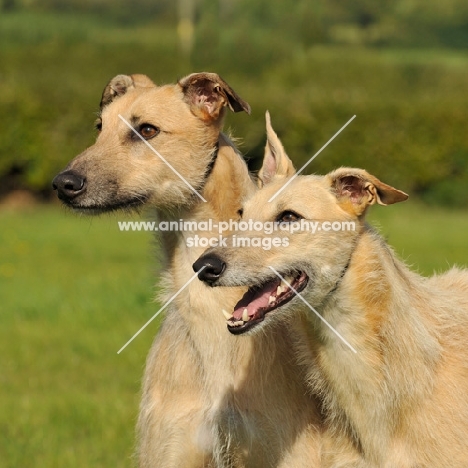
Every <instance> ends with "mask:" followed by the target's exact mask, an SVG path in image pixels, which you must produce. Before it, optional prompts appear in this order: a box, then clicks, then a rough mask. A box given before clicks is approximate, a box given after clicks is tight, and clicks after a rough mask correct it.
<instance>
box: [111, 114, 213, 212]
mask: <svg viewBox="0 0 468 468" xmlns="http://www.w3.org/2000/svg"><path fill="white" fill-rule="evenodd" d="M119 117H120V119H121V120H122V121H123V122H124V123H125V125H127V127H128V128H130V129H131V130H132V131H133V132H134V133H135V135H137V136H138V138H139V139H140V140H141V141H142V142H143V143H144V144H145V145H146V146H147V147H148V148H149V149H150V150H151V151H153V153H154V154H155V155H156V156H157V157H158V158H159V159H161V161H163V162H164V163H166V165H167V166H168V167H169V168H170V169H171V170H172V172H174V174H176V175H177V176H179V178H180V179H181V180H182V181H183V182H185V184H186V185H187V187H188V188H189V189H190V190H191V191H192V192H193V193H195V195H197V196H198V197H199V198H200V199H201V200H202V201H204V202H205V203H207V201H206V200H205V199H204V198H203V197H202V195H200V194H199V193H198V191H197V190H196V189H194V188H193V186H192V185H191V184H190V183H189V182H187V181H186V180H185V178H184V176H183V175H182V174H180V173H179V172H178V171H177V170H176V169H175V168H174V167H172V165H171V164H170V163H169V162H168V161H167V160H166V159H164V158H163V156H162V155H161V153H160V152H159V151H158V150H157V149H156V148H153V147H152V146H151V145H150V144H149V143H148V142H147V141H146V140H145V139H144V138H143V137H142V136H141V135H140V134H139V133H138V131H137V130H135V129H134V128H133V127H132V124H131V123H129V122H128V121H127V120H126V119H125V117H123V116H122V115H121V114H119Z"/></svg>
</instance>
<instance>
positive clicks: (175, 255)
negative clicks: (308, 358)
mask: <svg viewBox="0 0 468 468" xmlns="http://www.w3.org/2000/svg"><path fill="white" fill-rule="evenodd" d="M226 106H228V107H230V108H231V109H233V110H242V109H244V110H249V108H248V105H247V104H246V103H245V102H244V101H242V99H240V98H239V96H237V94H236V93H235V92H234V91H233V90H232V89H231V88H230V87H229V86H228V85H227V84H226V83H225V82H224V81H223V80H221V78H219V77H218V76H217V75H215V74H208V73H201V74H193V75H190V76H188V77H186V78H184V79H182V80H181V81H180V82H179V83H177V84H176V85H166V86H161V87H158V86H155V85H154V84H153V83H152V82H151V81H150V80H149V79H148V78H147V77H145V76H142V75H133V76H125V75H119V76H117V77H115V78H114V79H113V80H112V81H111V82H110V83H109V84H108V86H107V87H106V89H105V90H104V94H103V98H102V102H101V115H100V119H99V121H98V128H100V129H101V133H100V135H99V136H98V138H97V141H96V143H95V144H94V145H93V146H92V147H90V148H88V149H87V150H86V151H85V152H84V153H82V154H81V155H79V156H77V157H76V158H75V159H74V160H73V161H72V162H71V163H70V164H69V166H68V167H67V169H66V170H65V171H64V172H62V173H61V174H59V175H58V176H57V177H56V179H55V180H54V184H55V187H56V188H57V189H58V193H59V197H60V198H61V199H62V200H63V201H64V202H65V203H66V204H67V205H69V206H70V207H72V208H74V209H76V210H80V211H83V212H86V213H100V212H104V211H110V210H114V209H126V208H132V207H134V206H140V205H142V204H144V203H146V204H149V205H152V206H154V207H156V210H157V214H158V218H159V219H160V220H169V221H170V220H177V221H179V220H184V221H207V220H209V219H212V220H213V221H215V222H219V221H227V220H230V219H238V217H239V215H238V211H239V208H240V206H241V202H242V200H243V199H244V198H245V197H246V196H247V195H249V194H250V193H251V192H252V191H253V190H254V189H255V186H254V184H253V182H252V180H251V178H250V176H249V174H248V171H247V167H246V164H245V162H244V161H243V159H242V158H241V156H240V155H239V154H238V153H237V152H236V151H235V149H234V148H233V146H232V145H231V144H230V142H229V141H228V140H227V139H226V137H225V136H224V135H222V134H221V133H220V129H221V125H222V120H223V115H224V109H225V107H226ZM119 114H120V115H121V116H123V117H124V118H125V119H126V120H127V121H128V122H130V123H131V124H132V125H133V127H135V128H136V129H137V131H138V132H139V134H140V135H142V136H143V138H144V139H145V140H146V141H147V142H148V143H149V144H150V145H151V146H152V147H153V148H155V149H157V150H158V151H159V153H160V154H161V155H162V156H163V157H164V158H165V159H166V160H167V161H168V162H169V163H170V164H171V166H172V167H173V168H174V169H176V171H177V172H179V173H180V174H181V175H182V176H183V177H184V178H185V179H186V180H187V181H188V182H189V183H190V184H191V185H192V186H193V187H195V188H196V189H197V190H198V191H199V193H200V194H201V195H202V196H203V197H204V198H205V199H206V200H207V203H203V202H202V201H201V200H200V199H199V197H198V196H196V195H195V194H194V193H192V191H191V190H190V188H189V187H188V186H187V185H186V184H185V183H184V182H183V181H182V180H181V179H180V178H179V177H178V176H177V175H176V174H175V173H174V172H173V171H172V170H171V169H170V168H169V167H168V166H167V165H166V164H164V163H163V162H162V161H161V160H160V159H159V158H158V157H157V156H156V155H155V154H154V153H153V152H152V150H151V149H150V148H148V147H147V146H146V145H145V143H144V142H143V141H141V140H140V139H139V137H138V136H136V135H135V134H134V133H133V131H132V130H131V129H130V128H128V127H127V126H126V124H125V123H124V122H123V121H122V120H121V119H120V118H119ZM194 234H196V232H191V233H187V232H165V233H164V234H163V235H162V244H163V247H164V250H165V253H166V257H167V258H166V273H165V276H164V278H165V279H164V283H165V294H166V297H167V298H169V297H170V296H172V295H173V294H174V293H176V292H177V291H178V290H180V289H181V288H182V286H183V285H184V284H185V283H186V282H187V281H188V280H189V279H190V278H191V277H192V275H193V272H192V270H191V265H192V263H193V262H194V260H195V259H196V258H197V257H198V256H199V255H200V254H201V253H202V252H203V250H204V248H200V247H199V248H188V247H187V237H188V236H193V235H194ZM200 234H202V235H205V236H206V235H208V234H207V233H206V232H202V233H200ZM244 291H245V289H242V290H238V289H236V288H233V289H232V290H224V291H221V290H213V289H211V288H208V287H206V286H205V285H204V284H203V283H200V282H198V281H194V282H192V283H190V285H189V286H187V287H186V288H185V289H184V290H183V292H182V293H181V294H180V295H179V296H178V297H177V298H176V300H174V302H173V303H172V304H171V306H170V309H169V310H168V312H167V316H166V319H165V321H164V323H163V325H162V328H161V331H160V333H159V335H158V337H157V338H156V340H155V343H154V345H153V347H152V349H151V351H150V354H149V357H148V361H147V366H146V372H145V378H144V384H143V397H142V403H141V409H140V416H139V422H138V432H139V448H138V452H139V466H140V467H142V468H143V467H144V468H149V467H151V468H154V467H160V468H183V467H187V468H188V467H190V468H202V467H216V468H218V467H219V468H228V467H229V468H230V467H232V468H237V467H239V468H240V467H246V468H247V467H249V468H263V467H265V468H267V467H280V468H310V467H315V466H318V458H319V447H318V444H319V437H318V416H317V409H316V404H315V400H314V399H312V398H310V397H309V396H307V394H306V390H305V386H304V383H303V382H304V378H305V376H304V375H303V374H301V372H300V369H299V368H298V366H297V365H295V363H294V359H293V353H292V344H291V341H290V339H289V335H288V333H286V331H285V330H284V329H281V328H280V329H278V330H277V331H276V332H273V333H271V334H268V335H263V336H258V337H251V338H246V339H245V340H238V339H237V338H235V337H233V336H229V335H228V336H226V335H227V332H226V325H225V320H224V318H223V316H222V314H221V309H222V308H232V307H233V306H234V304H235V303H236V301H237V300H238V298H239V297H241V296H242V294H243V292H244Z"/></svg>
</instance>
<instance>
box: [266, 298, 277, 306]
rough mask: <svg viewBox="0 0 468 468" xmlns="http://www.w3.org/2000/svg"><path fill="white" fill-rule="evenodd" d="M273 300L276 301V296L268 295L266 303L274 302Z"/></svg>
mask: <svg viewBox="0 0 468 468" xmlns="http://www.w3.org/2000/svg"><path fill="white" fill-rule="evenodd" d="M275 301H276V298H275V297H274V296H270V297H269V298H268V305H270V304H273V302H275Z"/></svg>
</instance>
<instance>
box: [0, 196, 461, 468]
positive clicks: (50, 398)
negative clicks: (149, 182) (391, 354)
mask: <svg viewBox="0 0 468 468" xmlns="http://www.w3.org/2000/svg"><path fill="white" fill-rule="evenodd" d="M371 211H372V213H371V219H372V222H373V223H374V224H380V227H381V232H382V233H383V235H385V236H386V237H387V238H388V240H389V242H390V243H391V244H392V245H393V246H394V247H395V249H396V250H397V252H398V253H399V254H400V256H402V257H403V258H404V259H406V260H407V261H408V262H409V263H412V264H413V265H414V268H417V269H419V271H421V272H423V273H425V274H430V273H431V272H432V271H434V270H435V271H443V270H444V269H446V268H447V267H448V265H449V264H452V263H454V262H457V263H459V264H463V265H468V243H467V242H466V232H468V216H466V212H461V211H444V210H441V209H437V210H436V209H433V208H427V207H425V206H421V205H419V204H417V203H415V202H414V201H411V202H410V201H408V202H406V203H403V204H401V205H395V206H389V207H373V209H372V210H371ZM118 219H128V216H126V217H125V216H122V215H121V216H120V217H119V218H118ZM116 220H117V218H116V217H103V218H80V217H76V216H74V215H73V214H70V213H68V212H66V211H64V210H63V209H61V208H59V207H57V206H50V207H34V208H31V209H29V210H22V211H16V212H12V211H6V210H3V211H0V225H1V230H0V297H1V303H0V310H1V317H2V326H1V327H0V354H1V356H2V360H1V364H0V366H1V372H0V380H1V385H0V433H1V434H2V438H1V439H0V440H1V441H0V466H1V467H2V468H3V467H4V468H10V467H11V468H17V467H30V468H35V467H37V468H52V467H57V468H58V467H60V468H62V467H67V468H74V467H77V468H78V467H79V468H82V467H88V466H92V467H93V468H98V467H110V466H112V467H114V468H116V467H127V466H130V465H131V456H132V451H133V444H134V426H135V420H136V416H137V408H138V400H139V395H138V393H139V387H140V379H141V375H142V371H143V366H144V362H145V357H146V353H147V351H148V349H149V347H150V345H151V342H152V339H153V336H154V335H155V333H156V330H157V323H153V324H151V325H150V326H149V327H148V328H147V329H146V330H145V331H144V332H143V333H142V334H141V335H140V336H139V337H138V338H137V339H136V340H135V341H134V342H133V343H131V345H129V346H128V348H126V349H125V350H124V351H123V352H122V354H120V355H117V354H116V352H117V350H118V349H120V347H121V346H122V345H123V344H124V343H126V341H127V340H128V339H129V338H130V337H131V336H132V335H133V334H134V333H135V332H136V331H137V330H138V329H139V328H140V326H141V325H142V324H144V323H145V322H146V320H147V319H148V318H149V317H151V316H152V315H153V314H154V313H155V312H156V310H157V307H158V306H157V304H154V303H152V297H153V296H154V292H155V289H154V284H155V282H156V281H155V274H156V273H155V265H154V261H153V258H154V257H155V255H154V252H153V247H152V243H151V236H150V234H148V233H142V232H134V233H132V232H125V233H121V232H119V231H118V229H117V223H116Z"/></svg>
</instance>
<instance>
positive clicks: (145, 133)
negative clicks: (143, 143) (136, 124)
mask: <svg viewBox="0 0 468 468" xmlns="http://www.w3.org/2000/svg"><path fill="white" fill-rule="evenodd" d="M138 133H139V134H140V135H141V136H142V137H143V138H144V139H145V140H149V139H150V138H153V137H155V136H156V135H158V134H159V128H158V127H155V126H154V125H151V124H142V125H140V128H139V129H138Z"/></svg>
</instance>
